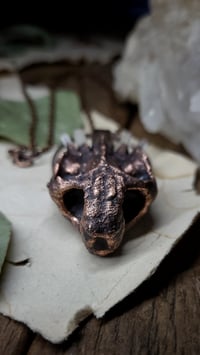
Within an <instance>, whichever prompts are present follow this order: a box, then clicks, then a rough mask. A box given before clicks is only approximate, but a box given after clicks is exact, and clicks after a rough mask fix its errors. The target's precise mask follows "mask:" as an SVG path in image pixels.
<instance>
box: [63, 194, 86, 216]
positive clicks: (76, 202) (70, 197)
mask: <svg viewBox="0 0 200 355" xmlns="http://www.w3.org/2000/svg"><path fill="white" fill-rule="evenodd" d="M63 203H64V206H65V209H66V210H67V212H69V213H70V214H71V215H72V216H74V217H76V218H78V219H81V216H82V213H83V208H84V192H83V190H81V189H71V190H68V191H66V192H65V193H64V195H63Z"/></svg>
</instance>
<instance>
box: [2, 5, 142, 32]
mask: <svg viewBox="0 0 200 355" xmlns="http://www.w3.org/2000/svg"><path fill="white" fill-rule="evenodd" d="M148 12H149V2H148V1H147V0H129V1H114V0H111V1H80V0H79V1H78V0H73V1H65V2H64V1H62V2H61V1H56V2H52V3H50V2H48V5H47V4H45V3H44V4H42V3H41V2H40V3H39V4H38V3H36V2H35V1H28V2H25V3H24V4H22V3H20V2H17V3H10V2H7V3H5V2H4V4H1V21H0V29H1V30H4V29H5V28H7V27H10V26H15V25H21V24H23V25H24V24H25V25H33V26H39V27H41V28H43V29H45V30H47V31H50V32H53V33H60V32H62V33H71V34H78V35H80V36H81V35H88V34H106V35H112V36H120V37H123V36H126V34H127V33H128V32H129V31H130V30H131V29H132V27H133V26H134V24H135V23H136V22H137V21H138V19H139V18H140V17H141V16H143V15H145V14H147V13H148Z"/></svg>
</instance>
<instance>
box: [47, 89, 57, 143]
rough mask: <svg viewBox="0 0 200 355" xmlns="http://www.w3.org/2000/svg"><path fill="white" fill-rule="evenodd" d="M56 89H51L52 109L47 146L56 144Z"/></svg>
mask: <svg viewBox="0 0 200 355" xmlns="http://www.w3.org/2000/svg"><path fill="white" fill-rule="evenodd" d="M55 99H56V95H55V90H54V89H51V90H50V109H49V136H48V140H47V147H48V148H51V147H52V145H53V144H54V128H55V106H56V105H55V104H56V100H55Z"/></svg>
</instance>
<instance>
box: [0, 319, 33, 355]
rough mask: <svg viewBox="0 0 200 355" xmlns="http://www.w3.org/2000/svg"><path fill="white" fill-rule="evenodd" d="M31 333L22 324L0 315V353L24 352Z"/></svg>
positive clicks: (16, 353)
mask: <svg viewBox="0 0 200 355" xmlns="http://www.w3.org/2000/svg"><path fill="white" fill-rule="evenodd" d="M32 339H33V333H32V332H31V331H30V330H29V329H28V328H27V327H26V326H25V325H24V324H21V323H18V322H15V321H13V320H11V319H9V318H7V317H4V316H2V315H0V354H1V355H21V354H26V350H27V348H29V346H30V344H31V342H32Z"/></svg>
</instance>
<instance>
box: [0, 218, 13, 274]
mask: <svg viewBox="0 0 200 355" xmlns="http://www.w3.org/2000/svg"><path fill="white" fill-rule="evenodd" d="M10 235H11V223H10V222H9V221H8V219H7V218H6V217H5V216H4V215H3V214H2V213H1V212H0V272H1V269H2V266H3V263H4V260H5V257H6V254H7V250H8V245H9V242H10Z"/></svg>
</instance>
